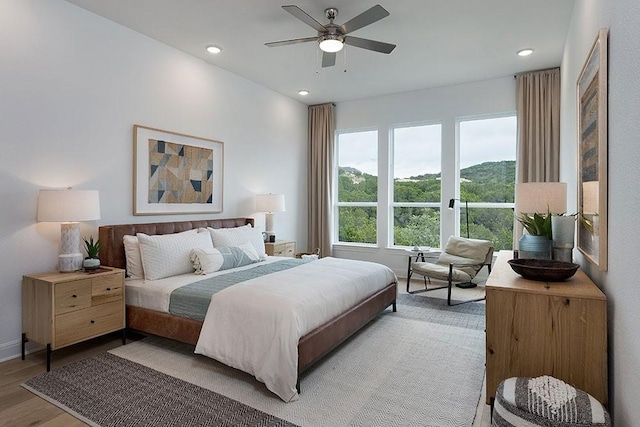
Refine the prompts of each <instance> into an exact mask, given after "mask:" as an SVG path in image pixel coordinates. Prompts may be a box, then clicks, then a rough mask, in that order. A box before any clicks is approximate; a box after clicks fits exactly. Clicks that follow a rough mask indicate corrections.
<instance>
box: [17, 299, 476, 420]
mask: <svg viewBox="0 0 640 427" xmlns="http://www.w3.org/2000/svg"><path fill="white" fill-rule="evenodd" d="M398 304H399V305H398V312H397V313H392V312H391V311H389V310H387V311H386V312H385V313H383V314H382V315H380V316H378V317H377V318H376V319H375V320H374V321H372V322H371V323H370V324H369V325H368V326H366V327H365V328H363V329H362V330H361V331H360V332H359V333H358V334H357V335H356V336H354V337H353V338H352V339H350V340H348V341H347V342H346V343H344V344H343V345H341V346H340V347H339V348H338V349H336V351H334V352H332V353H331V354H330V355H328V356H327V357H325V358H324V359H323V360H322V361H321V362H320V363H319V364H317V365H316V366H315V367H314V368H312V369H311V370H310V371H309V372H308V373H306V374H305V375H304V376H303V377H302V380H301V388H302V393H301V395H300V399H299V400H298V401H296V402H292V403H284V402H282V401H281V400H280V399H278V398H277V397H276V396H275V395H274V394H272V393H271V392H269V391H268V390H267V389H266V387H265V386H264V384H262V383H260V382H258V381H256V380H255V379H254V378H253V377H251V376H249V375H248V374H245V373H243V372H240V371H237V370H234V369H231V368H228V367H226V366H225V365H223V364H221V363H218V362H216V361H214V360H211V359H208V358H206V357H203V356H199V355H194V354H193V347H192V346H188V345H183V344H180V343H177V342H174V341H169V340H164V339H161V338H152V337H149V338H145V339H143V340H141V341H137V342H134V343H130V344H127V345H126V346H123V347H119V348H117V349H115V350H112V351H111V352H110V353H109V354H108V355H102V356H99V357H100V358H102V359H105V358H106V359H107V360H110V361H112V362H110V363H117V364H120V365H121V366H122V367H121V368H119V369H121V370H122V372H123V377H124V380H123V381H125V383H124V384H123V385H122V386H121V387H122V388H119V387H118V386H116V385H113V383H114V378H113V376H112V375H110V374H106V373H105V374H98V373H96V372H94V371H93V370H87V372H84V373H83V372H82V371H83V369H82V367H78V369H77V370H76V371H75V372H74V374H73V377H72V379H71V380H69V384H71V385H76V384H82V385H83V386H86V387H87V389H86V391H84V393H85V394H88V395H91V398H92V399H98V400H96V401H95V402H94V403H93V406H94V407H95V408H98V407H101V406H102V405H105V406H106V405H113V406H112V407H111V409H105V410H104V411H100V412H104V414H105V416H109V415H112V416H114V417H115V416H116V415H117V414H118V413H120V414H121V415H122V416H125V417H126V416H127V414H122V412H123V411H118V410H116V409H114V407H115V408H117V407H118V403H114V402H119V403H121V400H122V399H121V398H118V395H119V394H120V392H121V390H122V389H126V388H129V389H132V391H131V392H132V393H134V394H135V395H136V396H145V395H146V394H147V393H148V390H147V389H146V388H145V387H143V385H142V384H140V383H141V382H142V381H140V382H137V381H135V382H128V383H127V381H126V379H127V378H128V377H129V372H143V371H151V372H150V373H147V374H148V375H151V376H160V377H161V378H162V377H167V378H171V379H170V380H169V379H168V380H167V381H179V380H182V381H180V382H179V384H182V385H175V388H173V386H167V387H166V388H164V389H162V388H161V387H156V386H153V385H151V386H150V387H152V388H158V391H157V392H156V393H154V394H153V398H152V399H150V400H151V401H152V402H154V405H155V406H154V409H152V410H151V411H156V410H160V409H162V408H164V409H166V408H169V411H167V412H168V413H169V414H171V413H172V412H174V411H173V410H172V409H171V408H172V406H173V405H176V404H177V403H176V399H177V401H178V402H179V405H192V406H193V407H194V408H201V407H205V409H202V411H203V412H205V413H206V411H207V409H206V407H208V406H211V407H212V408H213V410H212V412H213V413H214V414H218V412H217V411H218V409H217V408H221V407H225V408H231V409H230V411H231V412H232V413H234V415H215V416H218V419H219V421H216V422H217V424H216V423H214V424H186V423H181V422H174V421H173V420H164V419H159V421H161V422H159V423H153V422H149V423H146V420H144V419H142V420H141V421H139V419H138V420H136V422H137V423H129V424H126V419H124V420H123V421H119V422H117V423H112V424H109V423H107V422H105V421H95V420H94V422H95V424H94V425H100V426H108V425H131V426H134V425H136V426H137V425H234V426H235V425H238V426H241V425H256V426H257V425H265V426H268V425H274V426H276V425H291V424H278V423H286V422H290V423H293V424H297V425H300V426H331V427H335V426H438V427H446V426H470V425H472V424H473V421H474V416H475V413H476V408H477V405H478V400H479V398H480V394H481V387H482V381H483V376H484V360H485V357H484V351H485V350H484V332H483V329H484V305H482V304H475V303H471V304H465V305H462V306H457V307H447V306H446V302H444V305H443V304H442V301H441V300H439V299H436V298H424V297H420V296H413V295H406V294H400V295H399V296H398ZM92 359H93V358H92ZM130 362H134V363H133V364H131V363H130ZM131 365H133V366H136V365H138V366H140V365H142V366H140V368H135V367H132V366H131ZM68 366H71V365H68ZM145 367H146V368H150V369H148V370H147V369H146V368H145ZM63 369H64V368H63ZM54 372H57V370H56V371H52V373H54ZM147 374H144V375H142V374H141V375H142V378H144V376H145V375H147ZM163 374H166V375H163ZM44 375H47V374H43V376H44ZM38 378H40V377H36V378H35V379H32V380H30V381H28V382H27V383H26V385H27V386H28V387H30V388H31V389H34V388H35V387H34V385H33V384H34V381H35V380H38ZM42 381H44V382H45V383H47V381H49V380H48V379H47V378H42ZM58 381H59V380H57V379H51V380H50V382H52V383H53V384H47V386H46V387H47V388H46V389H47V390H52V389H56V387H57V382H58ZM150 384H153V383H152V382H150ZM167 384H168V383H167ZM185 384H188V385H185ZM193 386H196V387H195V388H192V387H193ZM203 389H204V390H203ZM199 390H201V391H199ZM206 392H214V393H217V394H219V395H220V396H219V397H216V396H217V395H214V394H212V395H208V396H206V397H204V398H201V397H199V396H200V395H199V393H206ZM40 393H41V394H45V395H48V393H50V392H42V391H41V392H40ZM65 393H66V392H65ZM63 394H64V393H63ZM177 396H179V397H177ZM52 399H53V400H56V397H52ZM100 399H103V400H104V402H102V401H101V400H100ZM224 399H228V400H229V401H230V402H227V403H222V401H223V400H224ZM125 400H129V399H125ZM134 401H135V399H134ZM90 405H91V404H90ZM67 406H69V409H70V410H71V411H76V412H78V409H77V408H75V407H74V406H73V405H67ZM247 407H248V408H247ZM156 408H158V409H156ZM235 408H239V409H235ZM190 410H191V409H187V410H185V411H183V412H189V411H190ZM251 410H255V411H256V413H255V414H252V415H248V416H247V417H250V416H255V417H257V418H256V420H255V423H254V424H239V423H236V420H235V419H233V421H232V419H231V417H232V416H235V412H236V411H238V412H240V413H241V414H242V413H243V412H249V413H250V412H251ZM135 411H136V413H138V414H139V415H138V416H141V415H140V414H144V413H146V412H147V410H145V409H137V408H136V409H135ZM194 411H195V409H194ZM267 414H268V415H267ZM269 415H271V416H272V417H273V418H268V416H269ZM85 416H86V415H85ZM208 416H214V415H207V414H204V415H201V416H199V417H200V419H206V418H207V417H208ZM227 416H229V417H230V418H229V419H228V421H229V423H227V424H224V423H223V422H226V421H223V420H225V417H227ZM239 417H240V418H242V416H239ZM88 418H89V419H92V420H93V418H90V416H89V417H88ZM285 420H286V421H285ZM162 422H164V423H165V424H162ZM250 422H251V421H250ZM269 423H271V424H269Z"/></svg>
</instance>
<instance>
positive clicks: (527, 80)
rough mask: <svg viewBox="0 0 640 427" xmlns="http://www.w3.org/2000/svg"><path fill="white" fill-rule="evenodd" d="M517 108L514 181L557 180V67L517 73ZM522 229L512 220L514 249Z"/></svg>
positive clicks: (558, 129) (558, 81) (558, 147)
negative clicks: (515, 170)
mask: <svg viewBox="0 0 640 427" xmlns="http://www.w3.org/2000/svg"><path fill="white" fill-rule="evenodd" d="M516 109H517V117H518V142H517V161H516V165H517V167H516V169H517V176H516V182H518V183H521V182H557V181H558V180H559V179H560V69H559V68H553V69H550V70H542V71H533V72H530V73H523V74H519V75H517V76H516ZM516 197H517V195H516ZM516 214H517V212H516ZM522 230H523V228H522V225H521V224H520V223H519V222H518V221H515V227H514V233H513V240H514V242H513V247H514V248H517V247H518V240H519V239H520V236H522Z"/></svg>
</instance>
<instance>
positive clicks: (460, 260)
mask: <svg viewBox="0 0 640 427" xmlns="http://www.w3.org/2000/svg"><path fill="white" fill-rule="evenodd" d="M492 258H493V245H492V243H491V242H489V241H488V240H478V239H466V238H464V237H457V236H451V237H449V240H448V241H447V244H446V246H445V248H444V251H443V252H442V253H441V254H440V256H439V257H438V260H437V261H436V262H435V264H434V263H430V262H414V263H413V264H412V268H411V269H412V272H413V274H419V275H421V276H423V278H424V289H423V290H419V291H414V292H412V293H417V292H427V291H434V290H436V289H443V288H448V294H447V304H448V305H458V304H463V303H466V302H473V301H482V300H483V299H485V297H482V298H476V299H472V300H467V301H462V302H458V303H454V304H452V303H451V286H453V284H454V283H470V282H471V280H472V279H473V278H474V277H476V275H477V274H478V272H480V270H482V268H483V267H484V266H485V265H486V266H487V267H488V269H489V272H491V260H492ZM432 278H433V279H438V280H443V281H445V282H447V284H446V285H443V286H438V287H434V288H431V289H429V288H428V285H427V279H429V283H431V280H430V279H432Z"/></svg>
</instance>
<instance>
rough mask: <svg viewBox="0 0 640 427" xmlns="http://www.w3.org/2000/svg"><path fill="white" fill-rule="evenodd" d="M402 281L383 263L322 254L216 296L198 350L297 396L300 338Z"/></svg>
mask: <svg viewBox="0 0 640 427" xmlns="http://www.w3.org/2000/svg"><path fill="white" fill-rule="evenodd" d="M395 281H396V277H395V274H394V273H393V272H392V271H391V270H390V269H389V268H387V267H385V266H383V265H381V264H376V263H371V262H365V261H353V260H345V259H338V258H322V259H320V260H317V261H313V262H310V263H307V264H303V265H300V266H298V267H295V268H291V269H288V270H284V271H280V272H277V273H272V274H269V275H266V276H263V277H260V278H256V279H252V280H249V281H247V282H243V283H239V284H237V285H234V286H231V287H229V288H227V289H225V290H223V291H220V292H218V293H216V294H214V295H213V296H212V298H211V304H210V305H209V310H208V311H207V315H206V317H205V320H204V325H203V327H202V331H201V332H200V338H199V339H198V344H197V345H196V350H195V352H196V353H199V354H203V355H206V356H209V357H212V358H214V359H216V360H219V361H220V362H222V363H224V364H226V365H229V366H231V367H234V368H237V369H240V370H242V371H245V372H248V373H250V374H252V375H254V376H255V377H256V378H257V379H258V380H259V381H262V382H263V383H265V385H266V386H267V388H268V389H269V390H271V391H272V392H274V393H275V394H277V395H278V396H279V397H280V398H281V399H282V400H284V401H285V402H289V401H293V400H296V399H297V398H298V393H297V390H296V380H297V376H298V340H299V339H300V338H301V337H302V336H303V335H305V334H307V333H308V332H310V331H312V330H313V329H315V328H316V327H318V326H320V325H322V324H323V323H326V322H327V321H329V320H331V319H332V318H334V317H336V316H337V315H339V314H340V313H343V312H345V311H346V310H348V309H349V308H351V307H353V306H354V305H356V304H357V303H358V302H360V301H362V300H363V299H365V298H366V297H368V296H370V295H373V294H374V293H376V292H377V291H379V290H381V289H383V288H384V287H385V286H387V285H388V284H389V283H392V282H395Z"/></svg>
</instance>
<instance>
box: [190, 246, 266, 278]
mask: <svg viewBox="0 0 640 427" xmlns="http://www.w3.org/2000/svg"><path fill="white" fill-rule="evenodd" d="M190 259H191V262H192V263H193V268H194V269H195V273H196V274H210V273H213V272H215V271H219V270H227V269H230V268H235V267H242V266H244V265H249V264H253V263H254V262H258V261H259V260H260V258H259V257H258V253H257V252H256V250H255V249H254V248H253V245H251V243H248V242H247V243H243V244H242V245H240V246H236V247H230V248H225V247H218V248H212V249H208V250H204V249H192V250H191V254H190Z"/></svg>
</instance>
